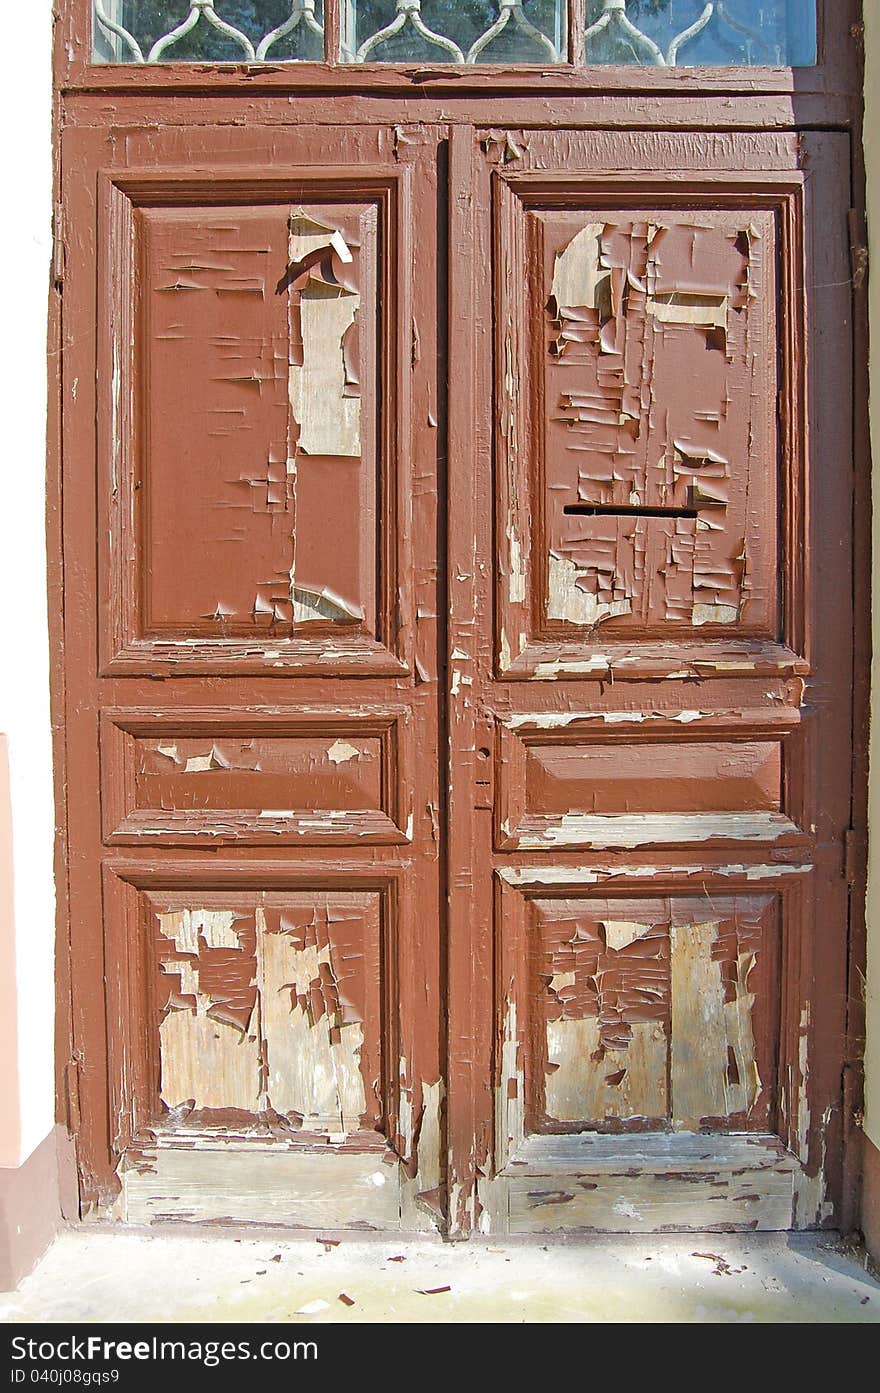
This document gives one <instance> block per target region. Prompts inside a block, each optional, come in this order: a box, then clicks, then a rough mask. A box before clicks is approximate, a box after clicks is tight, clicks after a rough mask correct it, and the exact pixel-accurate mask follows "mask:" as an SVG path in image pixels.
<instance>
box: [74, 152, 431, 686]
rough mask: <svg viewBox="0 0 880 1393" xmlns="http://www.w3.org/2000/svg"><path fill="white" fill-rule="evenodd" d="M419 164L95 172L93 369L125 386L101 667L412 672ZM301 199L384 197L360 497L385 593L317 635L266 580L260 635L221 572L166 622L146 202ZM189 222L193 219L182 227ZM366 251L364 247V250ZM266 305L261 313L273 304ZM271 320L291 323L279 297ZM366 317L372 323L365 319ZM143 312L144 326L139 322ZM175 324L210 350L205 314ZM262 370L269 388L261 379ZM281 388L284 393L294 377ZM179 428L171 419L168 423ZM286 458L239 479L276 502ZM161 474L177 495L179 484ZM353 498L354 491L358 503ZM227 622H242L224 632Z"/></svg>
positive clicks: (201, 210) (373, 269)
mask: <svg viewBox="0 0 880 1393" xmlns="http://www.w3.org/2000/svg"><path fill="white" fill-rule="evenodd" d="M410 174H411V171H410V170H408V169H407V168H406V167H404V168H402V169H401V168H397V169H388V168H385V169H380V170H372V171H371V170H370V169H369V168H364V167H363V166H353V167H351V168H349V169H344V168H336V169H334V168H332V167H328V168H326V169H323V170H322V171H321V174H320V175H316V174H315V173H314V172H312V171H309V173H308V174H307V175H306V176H305V177H303V176H300V177H299V178H297V179H295V180H294V179H290V178H288V179H287V180H279V178H278V174H277V170H275V169H273V168H271V167H266V168H265V169H264V170H262V171H260V170H258V169H255V168H253V167H249V168H248V170H247V172H246V173H245V172H243V171H242V172H241V173H240V174H239V176H238V177H230V175H229V173H228V172H227V171H225V170H224V171H222V172H220V173H215V174H214V175H209V174H208V173H207V172H206V171H203V172H202V173H201V174H200V173H199V171H198V170H197V169H192V168H187V169H179V170H174V169H163V170H162V171H161V173H158V174H157V173H155V172H151V171H143V172H139V171H137V170H131V169H127V170H126V171H125V173H124V175H122V176H114V175H110V174H106V173H103V172H102V173H101V174H100V175H99V179H98V187H99V194H98V197H99V204H100V208H101V228H100V232H99V245H100V247H101V249H102V253H103V255H102V257H101V261H100V263H99V268H98V276H99V283H100V284H103V285H107V286H110V287H112V290H111V293H110V295H108V296H107V297H106V298H105V299H103V302H102V325H101V347H100V350H99V365H98V371H99V375H100V378H101V381H102V382H104V383H108V384H109V383H113V384H114V394H115V395H114V403H113V407H112V410H110V411H106V412H103V413H102V416H101V425H102V427H103V434H102V436H101V437H100V438H99V443H98V450H99V457H100V460H101V467H102V475H103V487H102V488H101V490H100V498H101V504H102V506H101V515H100V518H101V521H100V534H99V535H100V538H101V583H102V589H103V593H105V594H107V595H110V596H112V597H113V600H112V604H111V605H110V606H106V607H105V609H104V611H103V613H102V627H101V636H100V643H101V674H102V675H103V676H107V677H109V676H113V675H115V674H132V675H135V674H138V673H142V674H144V675H147V674H156V673H159V672H161V671H166V672H173V673H174V674H175V675H181V676H182V675H187V674H190V673H192V674H195V673H199V672H208V671H211V672H217V673H223V674H225V675H228V676H247V675H257V674H259V673H268V674H270V675H278V676H280V675H283V674H285V673H289V672H290V671H296V672H300V673H302V674H303V675H304V676H316V677H320V676H321V674H322V673H332V674H334V675H337V676H342V675H350V676H358V675H363V676H370V675H375V676H382V675H387V676H392V675H394V674H396V673H406V672H408V671H409V670H410V664H411V661H412V658H411V649H412V616H411V614H410V612H409V586H408V584H407V580H406V578H407V577H408V576H409V572H410V557H409V555H408V551H407V548H408V539H409V528H408V527H407V519H408V517H409V515H410V500H409V497H408V495H407V488H408V478H409V470H408V467H407V448H408V447H407V423H408V421H409V412H410V407H409V384H410V376H409V373H408V372H407V371H405V355H406V343H405V335H404V333H403V330H402V329H401V327H400V326H402V325H405V324H407V323H409V322H411V319H412V309H411V289H410V284H409V276H410V268H411V264H412V248H411V246H410V242H409V238H410V235H411V216H412V210H411V199H410V193H409V184H410ZM302 204H304V205H307V206H315V205H319V206H321V207H332V206H333V205H339V206H340V207H341V208H342V207H345V206H348V207H351V208H357V209H359V210H361V211H362V213H364V214H365V213H367V212H368V211H369V210H375V216H376V225H375V227H373V229H372V240H371V245H370V247H369V251H370V252H371V254H372V258H373V264H370V265H365V266H364V268H363V272H364V277H365V284H364V286H363V294H364V296H365V299H366V301H367V302H372V303H375V304H376V305H377V306H378V307H379V327H378V334H377V335H376V336H375V340H374V341H372V342H371V343H370V344H369V349H368V354H365V355H364V363H363V365H362V366H363V370H364V372H365V377H366V381H365V385H367V384H368V383H369V381H370V372H371V375H372V383H373V391H372V392H365V393H364V401H365V403H369V402H371V398H372V405H373V406H374V409H375V411H376V414H377V415H378V416H379V420H380V426H379V430H378V434H377V453H378V460H377V461H376V464H377V470H376V472H377V475H378V479H379V485H378V490H377V495H376V497H375V498H371V499H363V500H361V502H362V504H363V505H364V506H365V508H367V509H369V510H370V511H371V513H372V516H373V519H374V523H375V526H376V531H377V534H378V537H379V543H380V547H379V555H378V556H377V555H373V556H372V557H371V556H369V555H366V556H363V557H362V559H361V565H362V568H363V572H364V573H363V575H362V576H361V577H360V579H361V583H362V585H363V587H364V589H365V590H368V591H369V590H371V589H372V588H373V586H374V585H375V589H376V593H375V595H372V596H371V599H372V600H373V604H374V608H375V613H374V614H373V615H372V618H371V616H370V615H369V614H367V615H364V614H363V613H361V614H360V622H358V615H357V614H356V613H354V612H353V613H352V614H350V615H346V614H344V613H341V614H337V615H336V616H334V617H335V618H337V619H342V620H343V621H344V622H343V624H342V626H341V627H339V632H338V634H333V635H330V636H328V635H327V634H323V635H320V636H318V637H315V638H310V637H308V634H307V633H303V632H302V631H301V630H300V631H299V632H298V633H295V632H294V630H293V628H292V627H291V625H292V617H291V618H288V617H287V613H286V609H287V608H289V602H288V601H277V600H276V598H275V596H274V593H273V592H272V588H271V586H264V587H263V592H265V593H262V592H261V591H260V589H259V587H258V594H257V599H256V600H255V601H254V604H255V605H257V604H260V603H262V605H263V613H262V614H261V615H260V616H259V617H260V624H261V627H262V628H263V630H264V634H265V637H264V638H263V639H259V638H258V637H257V635H258V633H259V629H256V630H255V628H254V624H253V623H252V622H251V617H250V616H249V615H248V616H244V617H241V618H238V619H236V616H235V615H234V614H232V613H231V607H227V608H226V609H224V608H223V607H222V605H221V601H222V573H221V572H220V571H219V570H218V575H217V577H216V580H215V581H214V585H215V587H216V590H217V609H216V611H215V612H214V613H213V614H212V613H211V612H210V610H207V611H205V612H203V613H202V614H198V615H197V614H184V613H181V614H180V615H179V616H174V615H163V617H162V620H161V622H158V621H157V620H156V619H155V618H154V617H153V616H152V614H151V613H150V612H148V599H149V594H150V586H149V578H150V576H151V573H152V571H153V569H154V565H155V562H154V558H153V556H152V554H151V552H150V547H149V543H150V535H151V533H150V527H149V520H148V518H145V517H144V516H143V512H144V509H145V506H146V505H145V500H148V499H149V497H150V493H151V491H152V487H151V486H152V484H153V481H152V479H151V478H150V461H151V458H152V456H151V454H149V453H148V451H147V443H146V433H147V432H148V431H149V430H150V428H151V424H152V423H151V422H150V421H149V420H145V419H144V417H145V414H146V412H145V403H144V402H143V401H142V402H141V405H140V408H139V407H138V406H137V405H136V401H135V399H136V395H137V386H138V384H141V385H143V384H145V383H146V382H147V380H148V378H149V374H150V372H151V368H152V364H151V362H150V361H149V359H148V358H147V356H146V354H147V353H148V349H149V339H148V336H147V335H146V333H145V331H144V329H143V327H142V326H143V321H144V319H145V317H146V314H147V313H148V312H149V310H150V306H148V305H147V304H146V303H145V302H144V301H143V300H142V299H141V298H139V297H141V296H142V295H143V294H145V291H144V284H145V281H146V279H147V278H148V277H149V276H150V274H151V272H154V268H153V267H152V266H151V264H150V260H149V258H150V255H151V254H150V252H149V250H148V245H147V239H146V233H147V231H148V224H147V225H145V221H144V220H145V218H147V217H148V216H149V215H150V214H151V213H153V214H157V215H159V216H161V215H162V214H163V212H164V210H180V213H181V218H182V220H183V219H184V218H186V219H187V222H188V221H189V218H188V217H187V215H189V216H190V217H192V216H195V217H196V218H198V217H199V216H200V215H201V216H202V217H203V218H210V216H211V211H212V210H214V213H215V216H216V213H217V210H220V209H223V208H229V209H240V210H241V216H246V215H247V214H248V213H249V212H251V211H256V210H259V209H262V208H265V209H266V210H269V209H271V208H272V207H276V208H287V209H290V208H293V207H296V206H299V205H302ZM185 227H186V223H184V222H183V221H182V224H181V230H180V235H181V236H183V235H184V229H185ZM367 250H368V249H367V247H364V253H365V259H366V252H367ZM169 275H170V272H169ZM158 288H159V290H160V291H163V292H164V293H165V296H166V298H172V297H173V298H180V297H182V298H183V299H184V301H185V300H186V298H187V295H188V293H189V295H190V298H192V294H191V292H193V291H194V290H195V291H197V290H198V289H199V288H200V287H198V286H196V285H195V283H194V282H193V281H192V279H191V280H190V281H189V282H187V280H186V276H185V275H184V276H183V277H182V278H181V277H178V281H177V282H174V283H169V284H166V285H164V286H160V287H158ZM220 289H223V287H220ZM235 290H236V287H230V288H229V291H228V294H229V298H230V300H232V299H233V296H234V293H235ZM174 292H176V294H175V293H174ZM215 293H218V292H215ZM256 313H257V314H261V313H262V306H260V307H258V310H257V312H256ZM240 318H241V316H240ZM276 318H277V319H278V320H279V326H280V327H281V329H282V331H283V327H284V320H283V304H281V303H280V301H279V309H278V314H277V315H276ZM251 321H254V316H253V315H251V316H250V317H249V319H242V323H241V324H240V325H238V326H237V327H236V328H233V327H232V325H230V331H231V332H240V333H242V334H245V333H247V332H248V331H250V333H251V334H253V333H254V332H255V324H256V322H258V321H254V322H251ZM365 322H366V324H367V325H369V320H368V319H367V320H366V321H365ZM137 325H141V329H140V331H139V332H138V331H137V330H136V327H135V326H137ZM159 327H160V329H161V327H162V326H161V325H160V326H159ZM177 332H180V333H187V348H190V347H191V349H192V351H193V352H196V353H204V352H205V351H206V350H207V348H208V344H207V342H202V341H200V340H199V339H198V338H195V339H194V338H193V335H194V334H197V333H198V326H197V325H196V323H195V322H193V324H191V325H189V327H188V330H187V328H186V327H184V328H183V329H180V330H178V331H177ZM165 337H167V331H166V333H165ZM222 351H223V350H222V348H221V350H220V355H215V356H222ZM215 369H216V365H215ZM248 371H252V372H254V373H259V372H261V371H262V372H265V371H266V365H265V364H260V365H258V366H255V367H252V368H248V367H247V365H245V366H244V368H243V380H244V378H246V377H247V373H248ZM254 380H255V381H256V382H257V387H258V389H259V390H261V391H262V388H263V381H264V380H265V379H259V380H258V379H257V378H255V379H254ZM279 386H280V389H281V391H282V392H286V390H287V389H286V385H285V382H284V379H283V377H282V378H281V379H280V382H279ZM138 412H139V413H140V414H139V415H138ZM173 429H174V426H173V422H170V423H169V430H170V432H172V433H173ZM163 443H165V442H164V441H163ZM230 463H231V461H230ZM284 468H285V461H284V460H283V459H273V460H270V461H268V463H267V465H266V477H265V478H264V479H260V478H259V477H254V476H253V474H250V475H249V474H247V472H246V471H245V472H244V473H243V474H242V477H241V480H240V482H241V485H242V488H243V489H247V488H250V489H254V490H256V489H257V488H258V487H259V486H260V485H261V484H262V486H263V487H264V488H265V489H266V490H267V494H268V496H269V498H270V504H271V505H272V506H280V504H276V503H275V499H274V497H273V494H274V493H278V494H279V496H280V494H281V492H282V491H283V488H284ZM163 482H164V483H165V489H166V492H167V489H168V483H167V481H163ZM245 501H247V500H246V499H245ZM354 502H355V500H354V499H351V500H350V503H349V506H352V504H353V503H354ZM204 540H207V536H205V539H204ZM180 562H181V564H185V558H184V557H181V558H180ZM202 564H204V560H202ZM371 568H372V575H371V574H370V569H371ZM227 631H231V632H229V634H228V636H227Z"/></svg>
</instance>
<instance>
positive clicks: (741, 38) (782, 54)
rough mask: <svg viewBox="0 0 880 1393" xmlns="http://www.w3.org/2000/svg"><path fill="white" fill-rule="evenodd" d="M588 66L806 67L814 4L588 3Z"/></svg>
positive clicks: (811, 51) (764, 0)
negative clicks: (731, 65) (613, 64)
mask: <svg viewBox="0 0 880 1393" xmlns="http://www.w3.org/2000/svg"><path fill="white" fill-rule="evenodd" d="M584 3H585V8H586V25H587V35H586V61H587V63H588V64H591V63H638V64H642V65H645V64H650V65H657V66H659V65H661V64H664V63H665V64H671V65H674V66H676V67H696V66H698V65H701V64H704V65H707V66H713V67H718V66H720V65H727V64H734V65H736V66H740V67H746V66H748V67H754V66H766V65H769V66H773V67H778V66H781V67H805V66H806V67H808V66H811V65H812V64H813V63H815V62H816V4H815V0H715V3H706V0H584Z"/></svg>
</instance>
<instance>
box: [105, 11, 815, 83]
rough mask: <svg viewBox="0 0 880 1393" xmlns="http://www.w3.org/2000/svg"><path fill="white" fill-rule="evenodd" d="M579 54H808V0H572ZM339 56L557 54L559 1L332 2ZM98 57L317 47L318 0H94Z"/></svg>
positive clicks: (685, 60) (615, 57) (365, 59)
mask: <svg viewBox="0 0 880 1393" xmlns="http://www.w3.org/2000/svg"><path fill="white" fill-rule="evenodd" d="M581 3H582V4H583V6H584V15H585V26H586V38H585V55H586V56H585V61H586V63H587V65H588V66H590V65H593V64H598V63H624V64H639V65H642V66H644V65H653V66H666V65H670V66H677V67H694V66H697V65H709V66H718V65H720V64H735V65H738V66H754V65H766V64H770V65H773V66H790V67H802V66H808V65H810V64H812V63H814V62H815V61H816V5H815V0H581ZM341 6H342V21H343V23H342V29H343V38H342V58H343V60H344V61H345V62H348V63H430V64H435V63H465V62H466V63H487V64H489V63H531V64H547V63H563V62H565V61H566V42H567V35H566V10H567V4H566V0H341ZM94 7H95V24H94V56H95V59H96V61H98V62H103V63H144V62H147V63H196V62H208V63H241V62H254V61H259V62H262V61H266V62H271V63H279V62H297V61H310V62H320V61H322V59H323V57H324V28H323V23H324V13H323V10H324V0H94Z"/></svg>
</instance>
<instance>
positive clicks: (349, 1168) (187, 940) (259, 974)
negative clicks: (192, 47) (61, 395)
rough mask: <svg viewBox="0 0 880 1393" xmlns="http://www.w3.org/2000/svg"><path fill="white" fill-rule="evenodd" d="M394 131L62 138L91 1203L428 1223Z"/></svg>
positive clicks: (432, 1119)
mask: <svg viewBox="0 0 880 1393" xmlns="http://www.w3.org/2000/svg"><path fill="white" fill-rule="evenodd" d="M386 137H387V133H386V132H383V131H381V130H374V131H372V132H371V133H369V134H367V133H365V132H362V131H355V132H349V131H347V130H345V129H336V130H334V129H327V128H325V129H321V130H319V131H314V130H311V129H310V128H308V127H305V126H300V127H296V128H291V129H289V130H287V131H285V132H279V131H278V130H271V129H266V130H261V129H260V128H258V127H253V126H251V127H249V128H248V129H247V131H238V132H233V131H231V130H229V129H227V128H225V127H223V126H218V127H211V126H205V127H203V128H200V129H197V130H192V129H187V130H185V131H180V130H174V129H173V128H172V127H169V128H165V129H163V130H157V129H156V127H155V126H154V125H152V124H147V125H145V126H144V127H143V128H137V129H132V130H131V131H130V132H129V134H128V136H127V138H126V147H127V148H126V150H125V151H124V152H122V151H120V148H119V146H118V145H117V144H116V142H115V141H114V140H113V139H112V137H110V136H108V135H107V134H106V133H102V132H100V131H90V132H89V131H86V132H82V131H76V132H70V133H69V135H68V136H67V138H66V144H65V150H64V153H65V169H66V178H67V181H68V184H67V191H68V192H67V196H68V198H69V200H70V203H71V209H72V216H75V218H76V220H77V223H78V225H80V226H81V227H82V229H83V236H82V238H81V240H80V241H79V242H78V243H77V246H76V249H75V253H74V254H73V256H72V258H71V265H70V268H69V269H70V281H69V286H68V298H67V301H66V311H67V313H68V314H69V315H70V317H71V320H72V321H75V322H77V323H79V324H80V325H81V326H83V331H82V332H81V333H79V334H77V335H76V336H75V337H74V340H73V342H72V344H71V351H70V353H69V354H68V355H67V356H66V359H65V374H66V377H65V381H66V384H67V389H68V398H67V400H68V411H69V413H70V414H69V424H70V428H71V439H72V440H73V441H75V444H73V445H72V446H71V449H70V451H69V453H68V459H67V470H68V474H67V477H68V481H69V488H68V490H67V492H66V494H65V519H64V525H65V536H66V543H67V545H68V547H69V554H70V555H71V556H74V555H75V556H76V557H77V558H78V559H79V564H80V565H81V566H82V568H83V569H82V585H81V586H80V587H79V588H78V590H77V593H76V594H74V595H72V596H71V601H70V604H69V605H68V607H67V612H66V633H67V645H68V660H69V661H70V664H71V666H70V673H71V688H70V697H71V700H70V707H69V725H68V734H69V741H70V758H71V769H72V770H76V771H77V772H76V774H75V776H74V782H75V796H76V797H77V798H78V799H79V800H80V801H79V803H78V808H79V815H78V817H77V818H76V819H75V820H74V822H73V823H72V826H71V847H72V856H71V862H70V880H71V903H72V905H73V906H74V917H73V921H72V930H71V932H72V937H73V943H74V953H73V962H74V971H75V984H74V993H75V999H76V1003H77V1007H76V1009H77V1016H76V1040H77V1057H76V1061H77V1062H76V1067H75V1068H74V1069H73V1071H72V1074H71V1079H72V1086H75V1088H76V1090H77V1091H78V1095H79V1098H80V1102H81V1106H82V1110H83V1118H84V1125H83V1129H82V1133H81V1136H80V1165H81V1173H82V1177H83V1184H82V1195H83V1209H84V1212H85V1213H88V1214H107V1213H109V1212H112V1213H115V1214H117V1215H120V1216H122V1217H125V1218H128V1219H129V1220H137V1221H141V1220H142V1221H145V1222H152V1221H154V1220H157V1219H160V1218H161V1217H162V1216H166V1217H181V1218H183V1217H186V1218H190V1219H192V1218H200V1219H204V1220H217V1221H223V1222H227V1221H233V1222H234V1221H237V1220H250V1221H255V1222H266V1221H267V1219H271V1220H272V1221H274V1222H279V1223H286V1224H296V1225H304V1226H325V1225H331V1226H336V1227H348V1226H356V1227H357V1226H360V1227H369V1228H397V1229H400V1228H401V1227H403V1228H406V1229H410V1230H412V1229H418V1228H428V1229H430V1228H435V1227H436V1226H437V1224H438V1222H439V1216H440V1214H441V1211H442V1203H441V1199H440V1196H441V1186H442V1183H443V1173H442V1164H441V1130H440V1129H441V1106H442V1095H443V1085H442V1072H441V1071H442V1064H441V1058H440V1038H441V1034H440V1032H441V1017H440V1003H439V974H440V947H439V944H440V938H439V904H440V895H439V878H438V866H439V854H438V843H437V828H438V808H439V803H440V798H439V793H438V785H437V771H438V767H439V757H438V696H437V673H438V653H437V629H436V616H437V612H438V604H437V596H436V589H437V568H436V536H437V427H436V419H435V415H434V413H435V411H436V407H432V406H431V402H432V401H433V400H434V398H435V396H436V371H437V369H436V339H435V336H434V335H432V333H431V332H430V326H431V325H432V324H433V323H435V322H436V318H437V308H436V280H435V278H434V275H433V266H434V258H435V257H436V248H435V243H436V225H437V192H436V170H437V157H436V148H437V139H438V137H437V133H436V132H434V131H433V130H430V129H429V128H427V127H425V128H420V129H419V131H418V132H414V133H413V134H412V137H411V139H410V140H409V142H408V144H407V148H406V149H405V150H404V151H402V153H401V154H400V155H399V157H395V156H394V154H393V149H392V143H391V142H390V140H388V139H387V138H386ZM426 267H431V268H432V270H431V274H430V275H429V274H427V273H426V269H425V268H426ZM95 268H97V286H98V289H99V294H98V295H97V296H96V295H95V289H96V281H95V275H96V271H95ZM416 274H418V275H419V276H420V279H421V282H422V288H421V290H420V297H419V306H418V310H417V311H416V310H415V308H414V306H413V302H412V294H411V284H412V280H413V276H414V275H416ZM96 303H97V313H95V306H96ZM416 314H418V316H419V317H420V318H421V319H422V322H423V324H424V326H425V331H426V332H425V335H424V338H423V341H422V343H421V347H420V350H419V351H418V352H415V351H414V350H413V339H414V338H415V337H416V331H415V329H414V327H413V326H414V323H415V319H416ZM93 384H94V385H93ZM413 391H417V392H418V393H419V400H420V402H421V403H422V404H423V405H425V404H426V403H427V406H426V409H425V410H423V411H422V412H420V415H419V418H418V421H416V420H415V419H414V418H413V415H412V412H411V409H410V397H411V393H412V392H413ZM414 478H415V479H417V481H418V485H419V487H418V490H417V494H416V496H415V497H414V494H413V488H412V480H413V479H414ZM95 537H97V538H98V546H97V549H96V548H95V543H94V539H95ZM416 613H418V624H416V623H415V615H416ZM417 752H418V758H416V754H417ZM108 1085H109V1087H108Z"/></svg>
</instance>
